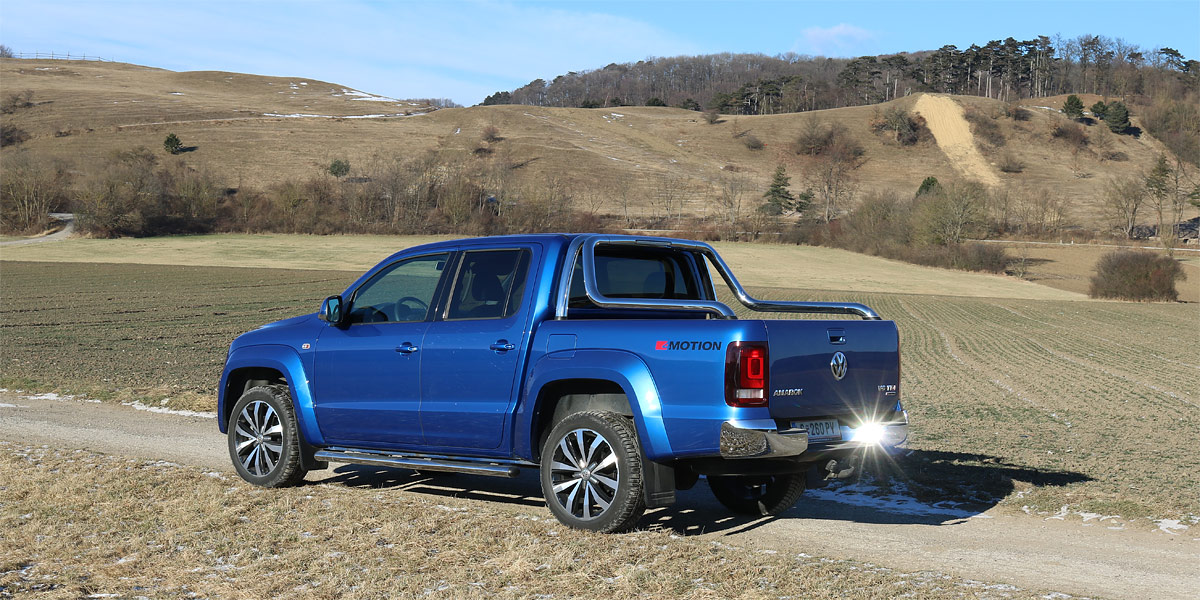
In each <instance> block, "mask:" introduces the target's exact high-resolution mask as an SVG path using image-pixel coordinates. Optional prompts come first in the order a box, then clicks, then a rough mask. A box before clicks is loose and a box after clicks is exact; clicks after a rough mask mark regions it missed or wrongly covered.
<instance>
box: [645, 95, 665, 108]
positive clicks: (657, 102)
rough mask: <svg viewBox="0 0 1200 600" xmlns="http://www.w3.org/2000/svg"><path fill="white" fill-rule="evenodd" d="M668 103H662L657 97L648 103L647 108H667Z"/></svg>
mask: <svg viewBox="0 0 1200 600" xmlns="http://www.w3.org/2000/svg"><path fill="white" fill-rule="evenodd" d="M666 105H667V103H666V102H663V101H662V98H659V97H658V96H655V97H653V98H651V99H649V100H647V101H646V106H666Z"/></svg>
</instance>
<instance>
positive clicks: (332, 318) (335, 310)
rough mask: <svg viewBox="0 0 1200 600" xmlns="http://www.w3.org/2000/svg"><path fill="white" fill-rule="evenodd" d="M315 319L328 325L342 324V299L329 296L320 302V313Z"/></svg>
mask: <svg viewBox="0 0 1200 600" xmlns="http://www.w3.org/2000/svg"><path fill="white" fill-rule="evenodd" d="M317 318H318V319H321V320H322V321H325V322H326V323H329V324H330V325H341V324H342V297H341V296H330V297H328V298H326V299H325V300H324V301H322V302H321V311H320V312H318V313H317Z"/></svg>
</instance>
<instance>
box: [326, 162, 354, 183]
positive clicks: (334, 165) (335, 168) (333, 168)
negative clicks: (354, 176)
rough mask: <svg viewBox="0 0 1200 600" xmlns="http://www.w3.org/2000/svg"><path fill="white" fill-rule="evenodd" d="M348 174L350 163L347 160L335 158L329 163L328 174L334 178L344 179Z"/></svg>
mask: <svg viewBox="0 0 1200 600" xmlns="http://www.w3.org/2000/svg"><path fill="white" fill-rule="evenodd" d="M349 172H350V161H348V160H344V159H341V158H335V159H333V162H331V163H329V174H330V175H333V176H334V177H336V178H338V179H341V178H343V177H345V176H346V174H348V173H349Z"/></svg>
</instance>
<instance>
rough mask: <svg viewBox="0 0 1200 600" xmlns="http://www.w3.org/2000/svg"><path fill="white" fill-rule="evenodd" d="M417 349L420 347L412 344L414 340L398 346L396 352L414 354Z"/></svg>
mask: <svg viewBox="0 0 1200 600" xmlns="http://www.w3.org/2000/svg"><path fill="white" fill-rule="evenodd" d="M417 350H420V348H418V347H416V346H414V345H412V342H404V343H403V344H400V345H399V346H396V352H400V353H401V354H412V353H413V352H416V351H417Z"/></svg>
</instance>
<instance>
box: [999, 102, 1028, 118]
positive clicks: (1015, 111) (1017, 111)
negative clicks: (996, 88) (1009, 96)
mask: <svg viewBox="0 0 1200 600" xmlns="http://www.w3.org/2000/svg"><path fill="white" fill-rule="evenodd" d="M1004 116H1006V117H1008V118H1010V119H1012V120H1014V121H1028V120H1029V119H1032V118H1033V114H1032V113H1030V112H1029V111H1028V110H1025V109H1024V108H1021V106H1020V105H1018V104H1017V103H1015V102H1013V103H1011V104H1008V105H1007V106H1005V107H1004Z"/></svg>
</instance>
